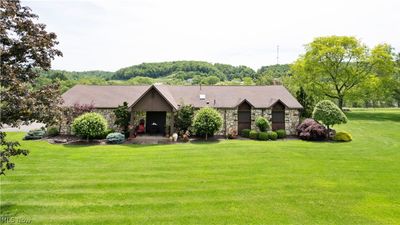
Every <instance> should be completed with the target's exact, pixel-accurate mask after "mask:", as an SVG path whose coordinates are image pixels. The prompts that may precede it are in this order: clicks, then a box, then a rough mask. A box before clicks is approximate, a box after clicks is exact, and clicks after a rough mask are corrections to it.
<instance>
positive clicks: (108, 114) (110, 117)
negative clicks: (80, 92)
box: [60, 108, 121, 134]
mask: <svg viewBox="0 0 400 225" xmlns="http://www.w3.org/2000/svg"><path fill="white" fill-rule="evenodd" d="M113 110H114V109H98V108H97V109H93V111H92V112H95V113H99V114H101V115H102V116H104V118H105V119H106V120H107V123H108V128H111V129H114V130H116V131H121V129H120V128H119V127H118V126H117V125H115V124H114V122H115V115H114V112H113ZM71 125H72V123H71V124H70V125H69V126H68V125H67V124H66V121H65V119H63V121H62V122H61V124H60V133H61V134H71V133H72V130H71V127H70V126H71Z"/></svg>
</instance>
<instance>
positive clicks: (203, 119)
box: [193, 107, 222, 140]
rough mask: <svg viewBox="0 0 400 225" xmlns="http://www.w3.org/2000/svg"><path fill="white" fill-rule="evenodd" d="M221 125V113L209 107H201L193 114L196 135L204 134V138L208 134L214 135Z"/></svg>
mask: <svg viewBox="0 0 400 225" xmlns="http://www.w3.org/2000/svg"><path fill="white" fill-rule="evenodd" d="M221 126H222V117H221V114H220V113H219V112H218V111H217V110H215V109H213V108H210V107H204V108H201V109H200V110H199V111H197V113H196V114H195V115H194V118H193V128H194V130H195V133H196V135H199V136H205V137H206V140H207V137H208V136H212V135H214V133H215V132H216V131H217V130H219V129H220V128H221Z"/></svg>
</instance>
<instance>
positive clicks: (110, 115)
mask: <svg viewBox="0 0 400 225" xmlns="http://www.w3.org/2000/svg"><path fill="white" fill-rule="evenodd" d="M93 112H95V113H98V114H100V115H102V116H104V118H105V119H106V120H107V123H108V128H111V129H114V130H115V131H120V128H119V127H118V126H117V125H115V124H114V123H115V114H114V109H94V110H93Z"/></svg>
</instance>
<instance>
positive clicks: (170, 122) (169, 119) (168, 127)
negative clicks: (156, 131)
mask: <svg viewBox="0 0 400 225" xmlns="http://www.w3.org/2000/svg"><path fill="white" fill-rule="evenodd" d="M165 120H166V121H165V133H166V134H167V135H172V134H173V133H174V132H175V128H174V112H167V115H166V119H165Z"/></svg>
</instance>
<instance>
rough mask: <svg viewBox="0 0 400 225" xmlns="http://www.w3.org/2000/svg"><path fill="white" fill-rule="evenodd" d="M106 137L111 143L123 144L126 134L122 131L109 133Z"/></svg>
mask: <svg viewBox="0 0 400 225" xmlns="http://www.w3.org/2000/svg"><path fill="white" fill-rule="evenodd" d="M106 139H107V143H109V144H122V143H124V141H125V135H123V134H121V133H109V134H108V135H107V137H106Z"/></svg>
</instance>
